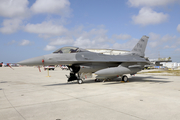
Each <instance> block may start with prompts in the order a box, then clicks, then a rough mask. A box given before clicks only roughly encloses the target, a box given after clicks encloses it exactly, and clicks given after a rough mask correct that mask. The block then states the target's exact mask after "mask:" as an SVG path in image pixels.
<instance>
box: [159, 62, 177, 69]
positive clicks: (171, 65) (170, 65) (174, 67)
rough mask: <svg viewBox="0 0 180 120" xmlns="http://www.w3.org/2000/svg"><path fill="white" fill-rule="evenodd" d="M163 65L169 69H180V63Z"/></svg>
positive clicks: (164, 63)
mask: <svg viewBox="0 0 180 120" xmlns="http://www.w3.org/2000/svg"><path fill="white" fill-rule="evenodd" d="M161 64H163V66H165V67H167V68H173V69H176V68H178V67H180V63H177V62H162V63H161Z"/></svg>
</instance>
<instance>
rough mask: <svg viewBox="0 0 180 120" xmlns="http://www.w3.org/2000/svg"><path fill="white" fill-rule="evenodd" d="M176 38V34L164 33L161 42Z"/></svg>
mask: <svg viewBox="0 0 180 120" xmlns="http://www.w3.org/2000/svg"><path fill="white" fill-rule="evenodd" d="M175 39H176V36H170V35H165V36H163V37H162V40H161V41H162V42H167V41H172V40H175Z"/></svg>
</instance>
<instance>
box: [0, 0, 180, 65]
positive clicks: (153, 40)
mask: <svg viewBox="0 0 180 120" xmlns="http://www.w3.org/2000/svg"><path fill="white" fill-rule="evenodd" d="M0 3H1V4H0V62H5V63H8V62H10V63H15V62H18V61H21V60H24V59H28V58H32V57H37V56H41V55H45V54H49V53H52V52H53V51H55V50H56V49H58V48H60V47H63V46H78V47H82V48H112V49H119V50H131V49H132V48H133V47H134V45H135V44H136V42H137V41H138V40H139V39H140V38H141V37H142V36H143V35H147V36H149V37H150V38H149V41H148V45H147V49H146V56H147V57H149V58H151V59H155V58H158V57H159V56H160V57H172V60H173V62H180V1H179V0H158V1H157V0H146V1H145V0H0Z"/></svg>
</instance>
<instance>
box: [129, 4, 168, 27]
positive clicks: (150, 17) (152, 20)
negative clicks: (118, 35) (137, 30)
mask: <svg viewBox="0 0 180 120" xmlns="http://www.w3.org/2000/svg"><path fill="white" fill-rule="evenodd" d="M167 19H168V15H167V14H164V13H162V12H161V13H157V12H155V11H153V10H152V9H151V8H146V7H143V8H141V10H140V11H139V14H138V15H137V16H136V15H134V16H133V17H132V20H133V22H134V23H135V24H140V25H143V26H146V25H150V24H160V23H162V22H165V21H167Z"/></svg>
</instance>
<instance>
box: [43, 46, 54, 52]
mask: <svg viewBox="0 0 180 120" xmlns="http://www.w3.org/2000/svg"><path fill="white" fill-rule="evenodd" d="M55 49H56V47H55V46H52V45H46V47H45V48H44V50H45V51H51V50H55Z"/></svg>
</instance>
